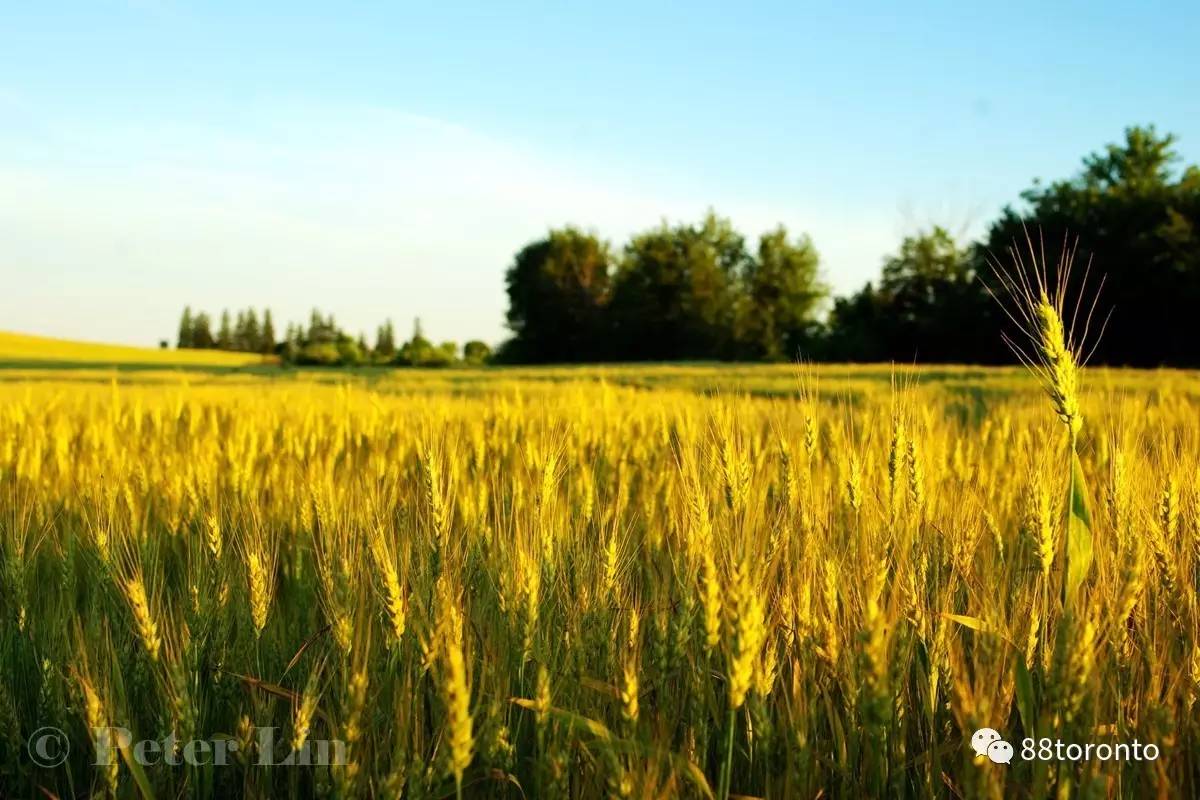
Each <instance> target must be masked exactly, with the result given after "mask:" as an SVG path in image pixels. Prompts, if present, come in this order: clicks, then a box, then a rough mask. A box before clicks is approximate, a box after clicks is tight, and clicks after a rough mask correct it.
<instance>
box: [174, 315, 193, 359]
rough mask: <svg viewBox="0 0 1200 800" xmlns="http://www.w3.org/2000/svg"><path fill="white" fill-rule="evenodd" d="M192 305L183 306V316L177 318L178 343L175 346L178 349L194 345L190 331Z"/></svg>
mask: <svg viewBox="0 0 1200 800" xmlns="http://www.w3.org/2000/svg"><path fill="white" fill-rule="evenodd" d="M193 324H194V323H193V322H192V307H191V306H184V309H183V316H182V317H180V319H179V343H178V345H177V347H178V348H179V349H180V350H186V349H188V348H192V347H195V346H196V345H195V338H194V334H193V331H192V326H193Z"/></svg>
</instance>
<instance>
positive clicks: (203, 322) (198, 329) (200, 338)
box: [192, 311, 217, 350]
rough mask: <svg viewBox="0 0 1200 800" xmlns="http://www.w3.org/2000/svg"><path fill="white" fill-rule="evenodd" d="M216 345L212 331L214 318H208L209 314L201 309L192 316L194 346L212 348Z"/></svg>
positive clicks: (204, 348) (205, 348)
mask: <svg viewBox="0 0 1200 800" xmlns="http://www.w3.org/2000/svg"><path fill="white" fill-rule="evenodd" d="M216 345H217V342H216V340H215V339H214V338H213V333H212V320H210V319H209V318H208V314H205V313H204V312H203V311H201V312H200V313H199V314H197V315H196V316H195V317H193V318H192V347H196V348H199V349H201V350H211V349H212V348H214V347H216Z"/></svg>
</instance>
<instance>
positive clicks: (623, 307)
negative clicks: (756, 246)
mask: <svg viewBox="0 0 1200 800" xmlns="http://www.w3.org/2000/svg"><path fill="white" fill-rule="evenodd" d="M749 258H750V256H749V254H748V253H747V251H746V243H745V240H744V239H743V238H742V236H741V235H740V234H738V233H737V232H736V231H735V230H734V229H733V226H732V225H731V224H730V223H729V220H727V219H723V218H720V217H717V216H716V215H715V214H713V213H711V212H710V213H709V214H708V215H707V216H706V217H705V218H704V220H703V221H702V222H701V223H700V224H699V225H679V226H676V227H669V226H667V225H666V224H663V225H662V226H660V227H658V228H656V229H654V230H651V231H647V232H646V233H643V234H640V235H638V236H635V237H634V238H633V240H632V241H631V242H630V243H629V244H628V245H626V247H625V252H624V256H623V258H622V259H621V264H620V267H619V269H618V270H617V274H616V277H615V279H614V282H613V295H612V307H611V320H612V325H613V344H614V348H615V351H616V353H617V356H618V357H619V358H621V359H629V360H670V359H711V358H728V357H731V356H732V355H733V354H734V353H735V350H736V341H735V331H734V325H735V319H736V313H737V298H738V290H739V286H738V283H739V279H740V276H741V275H742V273H743V272H744V271H745V270H746V268H747V262H748V261H749Z"/></svg>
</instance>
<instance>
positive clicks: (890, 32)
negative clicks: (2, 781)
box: [0, 0, 1200, 344]
mask: <svg viewBox="0 0 1200 800" xmlns="http://www.w3.org/2000/svg"><path fill="white" fill-rule="evenodd" d="M0 33H2V34H3V35H2V41H3V44H2V45H0V285H2V286H4V287H5V288H4V290H3V292H2V293H0V330H20V331H26V332H33V333H42V334H47V335H57V336H65V337H73V338H87V339H96V340H106V341H115V342H127V343H133V344H153V343H154V342H156V341H157V340H158V339H159V338H161V337H168V336H169V337H172V338H173V335H174V330H175V327H176V323H177V319H178V315H179V311H180V310H181V308H182V307H183V305H184V304H187V303H190V304H192V305H193V307H198V308H203V309H207V310H210V311H214V312H215V311H217V310H219V309H220V308H221V307H222V306H230V307H233V308H240V307H244V306H248V305H254V306H258V307H262V306H266V305H269V306H271V307H272V309H273V310H274V312H275V315H276V319H277V321H280V322H281V321H283V320H287V319H297V320H298V319H302V318H305V317H306V316H307V311H308V309H309V308H311V307H312V306H313V305H319V306H320V307H321V308H323V309H325V310H327V311H332V312H334V313H335V314H336V315H337V318H338V320H339V321H340V322H341V323H342V324H344V325H345V326H346V327H347V328H348V329H350V330H351V331H354V332H357V331H360V330H362V331H366V332H368V334H373V331H374V328H375V325H376V324H377V323H378V322H379V321H381V320H382V319H383V318H385V317H391V318H392V319H393V320H395V321H396V323H397V325H398V327H399V329H400V330H401V331H407V329H408V326H409V324H410V322H411V320H412V318H414V317H417V316H420V317H421V318H422V321H423V323H424V326H425V329H426V331H427V333H428V334H429V335H431V336H432V337H434V338H438V339H443V338H454V339H457V340H459V341H460V342H461V341H464V340H466V339H469V338H482V339H485V340H488V341H497V340H499V339H500V338H502V337H503V335H504V329H503V312H504V308H505V297H504V284H503V272H504V269H505V267H506V266H507V264H508V262H509V260H510V258H511V255H512V253H513V252H514V251H515V250H517V249H518V248H519V247H520V246H521V245H522V244H523V243H525V242H526V241H528V240H530V239H532V238H535V237H537V236H538V235H540V234H541V233H543V232H544V231H545V230H546V229H547V228H548V227H550V226H555V225H561V224H565V223H576V224H580V225H583V226H585V227H591V228H594V229H595V230H597V231H598V232H599V233H600V234H602V235H604V236H606V237H608V238H611V239H613V240H614V241H615V242H618V243H619V242H620V241H621V240H623V239H624V238H625V237H626V236H627V235H628V234H629V233H630V232H632V231H636V230H639V229H642V228H645V227H649V226H652V225H654V224H656V223H657V222H658V221H659V220H661V219H663V218H665V219H668V220H672V221H676V220H687V219H695V218H698V217H699V216H700V215H701V214H703V213H704V211H705V209H706V208H707V207H709V206H712V207H714V208H715V209H716V210H717V211H718V212H720V213H723V214H726V215H728V216H730V217H732V218H733V220H734V222H735V223H736V224H737V225H738V226H739V227H740V228H742V229H743V231H744V232H746V233H747V234H748V235H751V236H757V234H758V233H760V232H762V231H763V230H765V229H767V228H769V227H773V226H774V225H775V224H776V223H783V224H785V225H787V226H788V228H789V229H791V230H793V231H795V232H801V231H804V232H808V233H810V234H811V235H812V236H813V238H814V241H815V242H816V245H817V248H818V250H819V251H820V252H821V254H822V256H823V261H824V268H825V273H826V277H827V279H828V280H829V281H830V282H831V283H832V284H833V286H834V287H835V288H836V289H837V290H838V291H839V292H848V291H850V290H853V289H854V288H856V287H858V286H859V285H861V284H862V283H863V282H864V281H865V280H867V279H870V278H872V277H873V276H874V275H875V274H876V273H877V271H878V268H879V264H880V261H881V259H882V258H883V256H884V255H885V254H886V253H887V252H888V251H890V250H891V249H893V248H894V247H895V246H896V245H897V244H898V243H899V241H900V239H901V238H902V237H903V236H904V235H905V234H908V233H912V232H914V231H916V230H917V229H919V228H922V227H925V226H928V225H929V224H932V223H939V224H943V225H945V226H947V227H949V228H950V229H952V230H954V231H956V232H962V233H964V234H965V235H973V234H977V233H979V232H980V231H981V230H982V229H983V227H984V226H985V225H986V224H987V222H988V221H989V220H990V219H991V218H992V217H993V216H994V215H995V214H996V212H997V210H998V209H999V208H1000V207H1001V206H1003V205H1004V204H1005V203H1006V202H1011V201H1014V200H1016V198H1017V194H1018V192H1019V191H1021V190H1022V189H1023V188H1025V187H1027V186H1028V185H1029V183H1030V181H1031V179H1033V178H1034V177H1038V176H1040V177H1042V178H1047V179H1053V178H1057V177H1063V176H1066V175H1069V174H1071V173H1073V172H1074V171H1075V170H1076V169H1077V166H1078V164H1079V160H1080V158H1081V157H1082V156H1083V155H1084V154H1085V153H1087V152H1089V151H1092V150H1095V149H1098V148H1100V147H1102V146H1103V145H1104V144H1105V143H1107V142H1110V141H1115V140H1117V139H1118V138H1119V137H1120V136H1121V133H1122V130H1123V129H1124V127H1125V126H1127V125H1130V124H1138V123H1153V124H1156V125H1157V126H1158V128H1159V129H1160V130H1163V131H1171V132H1174V133H1176V134H1178V135H1179V137H1180V141H1179V150H1180V152H1181V153H1182V155H1183V156H1184V159H1185V160H1186V161H1187V162H1189V163H1194V162H1196V161H1200V90H1198V88H1197V87H1200V57H1197V56H1196V55H1195V54H1194V51H1195V43H1196V42H1197V41H1200V6H1197V5H1196V4H1195V3H1191V4H1187V3H1178V4H1155V5H1151V4H1134V3H1129V4H1125V5H1120V4H1114V3H1103V2H1092V3H1075V4H1053V5H1052V6H1049V4H1041V3H1028V4H1026V3H1012V2H1010V3H995V4H988V5H986V6H985V5H982V4H977V3H961V2H959V3H926V4H912V3H905V4H844V3H843V4H829V5H821V6H812V5H802V4H798V3H779V4H765V3H758V4H733V3H720V4H717V3H714V4H707V3H691V4H687V5H686V6H684V5H682V4H671V5H667V4H661V5H658V4H654V5H652V4H646V3H617V2H605V3H596V4H590V5H588V6H585V5H583V4H565V3H558V4H544V5H535V4H492V3H477V4H463V3H436V4H434V3H423V4H400V3H342V4H320V5H318V4H308V3H299V2H289V3H268V2H258V3H232V2H229V3H226V2H206V3H195V4H187V3H181V2H172V0H140V1H139V2H133V1H132V0H130V1H128V2H100V1H99V0H97V2H90V3H78V4H69V3H55V4H51V3H24V4H16V3H8V4H5V5H4V7H3V9H0Z"/></svg>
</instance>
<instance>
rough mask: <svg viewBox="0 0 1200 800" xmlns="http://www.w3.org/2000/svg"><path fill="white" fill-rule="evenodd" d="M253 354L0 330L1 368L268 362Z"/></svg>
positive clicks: (211, 364) (247, 363) (201, 365)
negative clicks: (106, 341)
mask: <svg viewBox="0 0 1200 800" xmlns="http://www.w3.org/2000/svg"><path fill="white" fill-rule="evenodd" d="M269 362H270V359H269V358H266V357H264V356H260V355H256V354H253V353H229V352H225V351H221V350H174V349H167V350H162V349H159V350H155V349H152V348H149V347H126V346H124V345H115V344H101V343H96V342H76V341H70V340H67V339H52V338H49V337H46V336H31V335H29V334H24V333H9V332H7V331H0V367H12V366H49V367H62V366H71V365H85V364H88V365H110V366H118V367H120V366H124V367H146V366H181V367H187V366H191V367H243V366H249V365H255V364H263V363H269Z"/></svg>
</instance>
